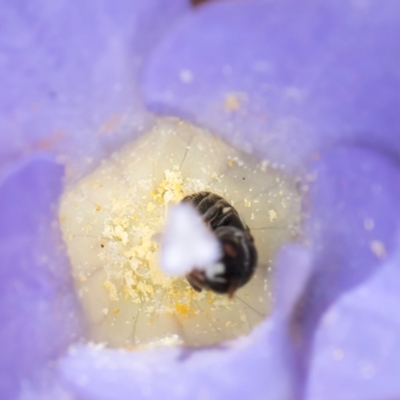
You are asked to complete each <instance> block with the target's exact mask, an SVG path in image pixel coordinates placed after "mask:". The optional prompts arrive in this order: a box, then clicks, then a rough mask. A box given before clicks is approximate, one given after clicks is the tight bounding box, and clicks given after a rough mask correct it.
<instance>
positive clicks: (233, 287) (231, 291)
mask: <svg viewBox="0 0 400 400" xmlns="http://www.w3.org/2000/svg"><path fill="white" fill-rule="evenodd" d="M237 289H238V285H237V283H236V282H232V283H231V284H230V285H229V287H228V297H229V298H230V299H232V298H233V296H234V295H235V292H236V290H237Z"/></svg>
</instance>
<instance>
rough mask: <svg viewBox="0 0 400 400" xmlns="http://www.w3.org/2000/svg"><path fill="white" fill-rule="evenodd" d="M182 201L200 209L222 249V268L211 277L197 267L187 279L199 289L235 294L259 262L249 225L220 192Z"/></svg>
mask: <svg viewBox="0 0 400 400" xmlns="http://www.w3.org/2000/svg"><path fill="white" fill-rule="evenodd" d="M182 202H187V203H191V204H192V205H193V206H194V207H195V208H196V209H197V211H199V213H200V214H201V216H202V218H203V221H204V223H205V224H206V225H208V226H209V228H210V229H211V230H212V231H213V232H214V233H215V235H216V237H217V239H218V240H219V242H220V244H221V248H222V253H223V255H222V257H221V259H220V260H219V261H218V264H219V266H220V269H221V272H219V273H217V274H215V275H214V276H213V277H212V278H211V277H209V276H207V275H206V273H205V271H202V270H200V269H194V270H193V271H192V272H190V273H189V274H188V275H187V276H186V278H187V280H188V282H189V283H190V285H191V286H192V287H193V288H194V289H195V290H196V291H201V290H202V289H206V290H212V291H214V292H216V293H221V294H224V293H226V294H228V295H229V296H230V297H232V296H233V294H234V293H235V291H236V290H237V289H239V288H240V287H242V286H243V285H245V284H246V283H247V282H248V281H249V280H250V278H251V277H252V276H253V273H254V271H255V269H256V265H257V250H256V247H255V245H254V239H253V236H252V235H251V233H250V229H249V227H248V226H247V225H246V224H245V223H244V222H243V220H242V219H241V218H240V216H239V214H238V212H237V211H236V210H235V208H234V207H233V206H232V205H231V204H229V203H228V202H227V201H226V200H225V199H224V198H223V197H221V196H218V195H217V194H214V193H211V192H206V191H204V192H197V193H194V194H191V195H189V196H186V197H185V198H184V199H183V200H182Z"/></svg>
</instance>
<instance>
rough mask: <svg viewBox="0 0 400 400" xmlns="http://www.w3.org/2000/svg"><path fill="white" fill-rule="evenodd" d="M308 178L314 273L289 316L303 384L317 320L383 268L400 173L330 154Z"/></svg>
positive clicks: (369, 158) (355, 152) (376, 160)
mask: <svg viewBox="0 0 400 400" xmlns="http://www.w3.org/2000/svg"><path fill="white" fill-rule="evenodd" d="M308 178H309V180H310V181H311V182H309V184H310V185H311V186H310V191H309V196H308V200H309V210H308V212H309V213H310V218H309V220H308V222H307V224H306V231H307V232H308V237H309V238H310V241H311V243H310V244H311V245H312V247H311V249H312V252H313V256H312V260H311V262H312V264H313V266H312V270H313V273H312V275H311V277H310V279H309V281H308V283H307V285H306V287H305V289H304V291H303V294H302V296H301V299H300V300H299V301H298V303H297V306H296V309H295V312H294V314H293V330H294V331H296V332H297V333H296V335H297V338H296V340H297V343H298V344H299V356H300V358H301V361H300V368H301V369H302V370H303V374H304V377H303V378H304V379H305V376H306V370H307V364H308V361H307V360H308V357H309V355H310V351H311V345H312V340H313V335H314V332H315V329H317V327H318V324H319V322H320V318H321V316H322V315H323V313H324V312H325V311H326V309H327V308H328V307H329V306H330V305H331V304H332V303H333V302H334V301H336V300H337V299H338V298H339V296H340V295H342V294H343V293H345V292H346V291H348V290H350V289H352V288H354V287H355V286H357V285H359V284H361V283H362V282H364V281H365V280H366V279H368V278H369V277H371V275H372V274H373V273H374V272H375V271H377V270H379V269H380V268H381V267H382V260H383V259H384V257H385V256H386V255H390V254H391V253H392V252H393V249H394V246H395V244H396V243H395V239H394V238H395V235H396V232H397V231H398V229H399V222H400V209H399V207H398V199H399V198H400V170H399V168H398V166H397V164H395V163H393V162H390V161H389V160H387V159H385V158H382V157H380V156H378V155H377V154H375V153H372V152H370V151H367V150H362V149H358V148H347V149H336V150H332V151H330V152H328V153H327V154H326V155H324V156H323V157H322V158H321V160H320V161H318V162H316V163H315V165H314V166H313V168H312V169H311V170H310V175H309V176H308ZM291 268H296V265H292V266H291ZM365 340H367V339H365ZM398 372H399V374H400V370H399V371H398Z"/></svg>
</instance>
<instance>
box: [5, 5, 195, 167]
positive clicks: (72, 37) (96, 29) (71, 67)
mask: <svg viewBox="0 0 400 400" xmlns="http://www.w3.org/2000/svg"><path fill="white" fill-rule="evenodd" d="M188 7H189V6H188V4H187V1H185V0H171V1H169V2H168V7H165V4H164V2H163V1H162V0H146V1H140V0H138V1H107V0H89V1H84V2H82V1H78V0H72V1H71V0H60V1H57V2H48V1H45V0H42V1H39V2H35V3H31V2H29V1H25V0H18V1H15V2H10V3H6V2H3V3H2V5H1V6H0V11H1V12H0V19H1V22H0V26H1V28H0V29H1V31H0V52H1V54H2V57H1V59H0V76H1V77H2V78H1V87H2V90H1V95H0V110H1V113H0V129H1V146H0V159H3V160H4V159H6V158H7V159H15V158H18V157H19V156H21V155H23V154H25V153H26V152H29V151H32V150H38V149H39V150H40V149H43V148H45V149H54V148H55V149H56V150H57V152H58V153H61V154H62V155H63V156H64V158H67V159H69V158H72V159H73V160H74V161H76V160H79V161H81V162H82V161H85V162H88V161H91V160H90V159H91V158H92V157H98V159H99V158H101V157H102V156H103V157H104V156H105V154H109V153H110V151H112V150H113V149H115V148H117V147H119V146H120V145H121V143H124V142H126V141H127V140H129V139H130V138H132V136H133V135H135V133H134V131H135V129H137V128H139V127H141V126H143V124H145V123H146V121H148V115H147V114H146V111H145V110H144V107H143V105H142V101H141V96H140V93H139V87H138V80H139V78H140V71H141V65H142V63H143V61H144V59H145V58H146V56H147V54H148V52H149V51H150V49H151V48H152V47H153V46H154V45H155V43H156V42H157V41H158V39H159V38H160V36H161V35H163V33H164V31H165V30H166V29H167V27H168V26H169V25H170V24H172V23H173V22H174V21H175V19H176V18H177V17H178V16H180V15H182V14H183V13H184V12H185V11H186V10H187V9H188ZM136 135H137V133H136Z"/></svg>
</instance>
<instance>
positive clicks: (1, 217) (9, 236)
mask: <svg viewBox="0 0 400 400" xmlns="http://www.w3.org/2000/svg"><path fill="white" fill-rule="evenodd" d="M62 176H63V169H62V168H61V167H60V166H59V165H57V164H55V163H54V162H52V161H51V160H49V159H47V158H44V157H37V158H35V159H33V160H31V161H29V162H27V163H25V164H24V165H22V166H20V167H18V168H15V169H14V171H13V172H11V173H10V174H9V176H8V177H7V178H6V179H5V180H4V181H3V182H1V186H0V266H1V269H0V304H1V307H0V321H1V329H0V376H1V378H0V393H1V396H0V397H1V398H2V399H11V398H12V396H13V395H15V394H16V393H17V392H18V390H19V386H20V381H21V379H22V378H24V379H25V378H29V377H30V376H32V375H33V374H35V373H36V372H37V371H38V370H39V369H40V368H41V367H42V366H44V365H45V364H46V363H47V362H48V361H50V360H52V359H54V358H55V357H57V356H58V355H59V354H60V352H62V351H63V350H65V349H66V347H67V346H68V345H69V344H70V343H71V342H72V341H74V340H76V338H77V335H78V334H79V307H78V305H77V302H76V298H75V294H74V291H73V285H72V280H71V278H70V270H69V264H68V260H67V258H66V256H65V254H64V249H63V245H62V239H61V234H60V232H59V229H58V227H57V224H54V222H55V221H56V218H57V216H56V212H57V210H56V206H57V202H58V196H59V194H60V191H61V179H62Z"/></svg>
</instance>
